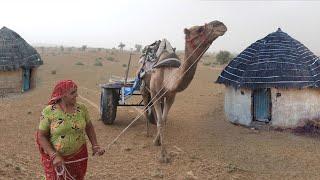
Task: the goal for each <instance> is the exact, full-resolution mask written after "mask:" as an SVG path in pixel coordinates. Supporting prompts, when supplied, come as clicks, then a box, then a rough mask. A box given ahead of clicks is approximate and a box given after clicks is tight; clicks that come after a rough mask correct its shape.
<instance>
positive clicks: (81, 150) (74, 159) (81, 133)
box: [36, 80, 105, 180]
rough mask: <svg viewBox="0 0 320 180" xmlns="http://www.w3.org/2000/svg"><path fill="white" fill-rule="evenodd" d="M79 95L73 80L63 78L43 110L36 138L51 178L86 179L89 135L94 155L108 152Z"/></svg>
mask: <svg viewBox="0 0 320 180" xmlns="http://www.w3.org/2000/svg"><path fill="white" fill-rule="evenodd" d="M77 96H78V94H77V85H76V84H75V83H74V82H73V81H72V80H64V81H60V82H58V83H57V85H56V86H55V88H54V90H53V93H52V96H51V99H50V101H49V103H48V106H47V107H45V108H44V109H43V111H42V114H41V117H40V124H39V130H38V132H37V137H36V139H37V144H38V146H39V150H40V153H41V162H42V165H43V167H44V170H45V176H46V179H47V180H56V179H60V178H61V179H76V180H82V179H84V176H85V174H86V170H87V161H88V151H87V145H86V138H85V135H87V136H88V138H89V141H90V142H91V145H92V152H93V155H96V154H97V155H99V156H101V155H103V154H104V152H105V150H104V149H102V148H101V147H100V146H99V145H98V142H97V138H96V134H95V131H94V128H93V125H92V123H91V121H90V119H89V114H88V110H87V108H86V107H85V106H84V105H83V104H79V103H77V101H76V98H77Z"/></svg>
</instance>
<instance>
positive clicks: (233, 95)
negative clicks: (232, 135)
mask: <svg viewBox="0 0 320 180" xmlns="http://www.w3.org/2000/svg"><path fill="white" fill-rule="evenodd" d="M241 91H242V92H243V93H244V94H241ZM224 110H225V113H226V116H227V118H228V119H229V121H231V122H233V123H236V124H242V125H246V126H249V125H250V123H251V121H252V115H251V90H249V89H237V90H236V89H234V88H233V87H232V86H226V92H225V98H224Z"/></svg>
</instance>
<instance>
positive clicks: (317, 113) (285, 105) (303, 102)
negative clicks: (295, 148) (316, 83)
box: [271, 88, 320, 128]
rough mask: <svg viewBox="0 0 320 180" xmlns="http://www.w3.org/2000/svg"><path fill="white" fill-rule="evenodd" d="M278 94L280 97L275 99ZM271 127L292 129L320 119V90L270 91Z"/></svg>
mask: <svg viewBox="0 0 320 180" xmlns="http://www.w3.org/2000/svg"><path fill="white" fill-rule="evenodd" d="M277 93H280V94H281V96H280V97H276V96H277ZM271 100H272V110H271V111H272V117H271V118H272V120H271V123H272V125H273V126H277V127H288V128H293V127H296V126H303V125H304V122H305V120H310V119H320V90H317V89H310V88H308V89H302V90H298V89H271Z"/></svg>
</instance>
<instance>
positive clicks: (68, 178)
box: [54, 157, 88, 180]
mask: <svg viewBox="0 0 320 180" xmlns="http://www.w3.org/2000/svg"><path fill="white" fill-rule="evenodd" d="M87 159H88V157H85V158H81V159H78V160H74V161H67V162H65V163H64V164H62V165H61V170H60V171H59V170H58V168H57V167H55V168H54V170H55V171H56V174H57V177H58V178H59V177H62V178H63V180H76V178H74V177H72V175H71V174H70V172H69V171H68V168H67V167H66V166H65V164H72V163H76V162H81V161H84V160H87Z"/></svg>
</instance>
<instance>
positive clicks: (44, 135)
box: [38, 130, 64, 167]
mask: <svg viewBox="0 0 320 180" xmlns="http://www.w3.org/2000/svg"><path fill="white" fill-rule="evenodd" d="M38 132H39V133H38V138H39V144H40V147H41V148H43V150H44V151H45V152H46V153H47V154H48V155H49V156H50V158H53V162H52V164H53V166H55V167H56V166H61V165H62V164H63V163H64V161H63V158H62V157H61V156H60V155H59V154H57V152H56V151H55V150H54V149H53V148H52V146H51V143H50V142H49V133H48V132H45V131H42V130H38Z"/></svg>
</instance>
